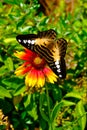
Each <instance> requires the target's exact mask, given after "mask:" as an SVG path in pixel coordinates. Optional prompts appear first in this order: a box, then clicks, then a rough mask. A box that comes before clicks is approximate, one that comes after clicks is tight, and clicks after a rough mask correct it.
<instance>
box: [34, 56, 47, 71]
mask: <svg viewBox="0 0 87 130" xmlns="http://www.w3.org/2000/svg"><path fill="white" fill-rule="evenodd" d="M32 63H33V66H34V67H35V68H36V69H42V68H43V67H44V65H45V64H46V63H45V60H44V59H43V58H40V57H39V56H36V57H34V59H33V62H32Z"/></svg>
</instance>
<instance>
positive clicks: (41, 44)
mask: <svg viewBox="0 0 87 130" xmlns="http://www.w3.org/2000/svg"><path fill="white" fill-rule="evenodd" d="M17 41H18V42H19V43H20V44H22V45H23V46H24V47H26V48H27V49H30V50H32V51H34V52H36V53H38V54H39V55H40V56H41V57H43V58H44V59H45V60H46V62H47V63H48V65H49V67H50V68H51V69H52V70H53V71H54V73H55V74H56V75H58V76H59V77H60V78H65V77H66V65H65V60H64V57H65V54H66V48H67V42H66V40H65V39H63V38H60V39H57V38H56V32H55V31H54V30H52V29H50V30H48V31H43V32H39V33H38V34H37V35H36V34H27V35H18V36H17Z"/></svg>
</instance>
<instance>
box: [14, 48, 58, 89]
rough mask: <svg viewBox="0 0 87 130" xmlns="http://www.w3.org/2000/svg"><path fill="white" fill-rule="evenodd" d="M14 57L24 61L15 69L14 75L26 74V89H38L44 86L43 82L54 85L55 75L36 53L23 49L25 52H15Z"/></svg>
mask: <svg viewBox="0 0 87 130" xmlns="http://www.w3.org/2000/svg"><path fill="white" fill-rule="evenodd" d="M15 56H17V57H18V58H20V59H22V60H24V61H25V62H24V63H23V64H22V65H21V66H20V67H18V68H17V69H16V71H15V74H16V75H24V74H26V77H25V84H26V86H27V87H28V88H36V89H39V88H41V87H43V86H44V84H45V82H50V83H54V82H56V81H57V75H55V73H54V72H53V71H52V70H51V69H50V68H49V66H48V65H47V64H46V61H45V60H44V59H43V58H41V57H40V56H39V55H38V54H37V53H35V52H33V51H31V50H28V49H25V51H21V52H18V51H17V52H16V53H15Z"/></svg>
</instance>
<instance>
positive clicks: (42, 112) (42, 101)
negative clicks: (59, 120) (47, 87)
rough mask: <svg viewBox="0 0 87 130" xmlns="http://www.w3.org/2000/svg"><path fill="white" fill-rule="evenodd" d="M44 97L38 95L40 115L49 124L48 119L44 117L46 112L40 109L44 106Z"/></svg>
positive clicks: (43, 95)
mask: <svg viewBox="0 0 87 130" xmlns="http://www.w3.org/2000/svg"><path fill="white" fill-rule="evenodd" d="M45 97H46V95H45V94H40V107H39V109H40V113H41V116H42V117H43V119H44V120H45V121H47V122H49V118H48V116H47V115H46V112H45V110H44V108H43V107H42V106H43V104H44V99H45Z"/></svg>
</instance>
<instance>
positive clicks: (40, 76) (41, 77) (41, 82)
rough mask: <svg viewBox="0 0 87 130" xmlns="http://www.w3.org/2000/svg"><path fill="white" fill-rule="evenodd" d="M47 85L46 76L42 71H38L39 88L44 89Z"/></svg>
mask: <svg viewBox="0 0 87 130" xmlns="http://www.w3.org/2000/svg"><path fill="white" fill-rule="evenodd" d="M44 84H45V76H44V73H43V72H42V71H41V70H40V71H38V81H37V87H38V88H40V87H43V86H44Z"/></svg>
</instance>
